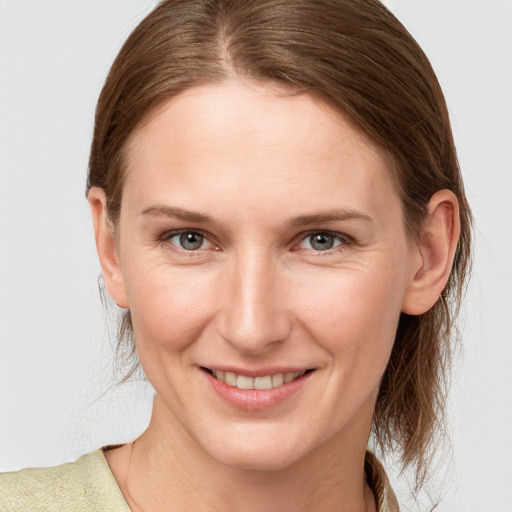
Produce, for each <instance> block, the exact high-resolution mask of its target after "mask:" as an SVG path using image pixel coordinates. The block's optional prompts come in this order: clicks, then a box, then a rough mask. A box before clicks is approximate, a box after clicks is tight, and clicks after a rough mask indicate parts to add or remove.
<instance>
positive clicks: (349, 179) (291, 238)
mask: <svg viewBox="0 0 512 512" xmlns="http://www.w3.org/2000/svg"><path fill="white" fill-rule="evenodd" d="M127 155H128V158H127V161H128V168H127V177H126V182H125V185H124V190H123V201H122V207H121V214H120V221H119V225H118V226H116V230H115V233H112V232H111V230H110V229H109V227H108V222H107V221H106V214H105V196H104V193H103V191H102V190H100V189H97V188H92V189H91V191H90V193H89V201H90V204H91V209H92V213H93V221H94V225H95V232H96V242H97V246H98V253H99V256H100V261H101V264H102V268H103V273H104V277H105V282H106V286H107V289H108V292H109V293H110V295H111V296H112V297H113V298H114V300H115V301H116V302H117V303H118V304H119V305H121V306H123V307H127V308H128V307H129V308H130V310H131V314H132V319H133V324H134V330H135V339H136V345H137V350H138V354H139V357H140V360H141V364H142V366H143V369H144V371H145V373H146V376H147V378H148V380H149V381H150V383H151V384H152V385H153V387H154V388H155V391H156V396H155V402H154V409H153V415H152V418H151V421H150V425H149V427H148V429H147V431H146V432H145V433H144V434H143V435H142V436H141V437H140V438H139V439H138V440H137V441H136V442H135V443H129V444H127V445H125V446H124V447H122V448H120V449H118V450H114V451H112V452H108V453H107V454H106V456H107V461H108V462H109V465H110V467H111V469H112V472H113V474H114V476H115V477H116V479H117V481H118V483H119V486H120V488H121V491H122V492H123V494H124V496H125V498H126V500H127V502H128V503H129V505H130V506H131V507H132V508H133V509H134V510H152V511H159V510H169V508H168V504H169V503H172V504H173V506H172V507H171V508H170V510H209V511H212V510H224V511H225V510H248V511H259V510H265V511H268V510H276V511H277V510H283V509H285V510H291V509H293V510H323V511H330V510H336V511H340V510H347V511H348V510H350V511H354V510H375V502H374V498H373V495H372V492H371V491H370V489H369V487H368V485H367V484H366V482H365V475H364V469H363V462H364V453H365V449H366V445H367V442H368V437H369V432H370V426H371V418H372V413H373V409H374V405H375V400H376V397H377V393H378V386H379V381H380V379H381V377H382V374H383V372H384V370H385V367H386V364H387V361H388V359H389V355H390V351H391V349H392V346H393V341H394V336H395V332H396V328H397V324H398V320H399V316H400V313H401V312H406V313H409V314H420V313H422V312H424V311H426V310H428V309H429V308H430V307H432V305H433V304H434V303H435V301H436V300H437V298H438V297H439V294H440V293H441V291H442V289H443V288H444V285H445V284H446V280H447V279H448V275H449V272H450V268H451V263H452V260H453V254H454V251H455V247H456V243H457V239H458V230H459V227H458V220H457V219H458V211H457V201H456V199H455V197H454V195H453V194H452V193H451V192H449V191H446V190H443V191H440V192H438V193H436V194H434V196H433V197H432V200H431V202H430V204H429V213H428V215H427V218H426V220H425V226H424V231H423V235H422V236H421V237H420V239H419V240H418V241H412V240H410V239H409V238H408V236H407V234H406V230H405V227H404V221H403V212H402V205H401V201H400V198H399V196H398V194H397V191H396V189H395V186H394V183H393V181H392V178H391V175H390V172H389V171H388V159H387V157H386V155H385V154H384V153H383V152H382V151H381V150H380V149H379V148H378V147H376V146H375V145H374V144H373V143H372V142H371V141H369V140H368V139H367V138H366V137H365V136H364V135H363V134H361V133H360V132H359V131H358V130H357V129H355V128H354V126H352V125H351V123H350V122H349V121H348V120H347V119H345V118H344V117H342V116H341V115H340V114H339V113H335V112H333V111H331V110H330V109H329V108H328V107H327V106H325V105H324V104H322V103H321V102H319V101H317V100H315V99H314V98H312V97H311V96H309V95H305V94H290V92H289V91H286V90H283V89H278V88H276V87H275V86H269V85H261V84H254V83H247V82H245V83H242V82H235V81H233V82H226V83H224V84H221V85H205V86H201V87H196V88H192V89H189V90H187V91H185V92H183V93H181V94H180V95H178V96H177V97H175V98H173V99H171V100H169V101H168V102H167V103H165V104H164V105H163V106H162V107H161V108H159V109H158V110H157V111H156V112H155V113H154V114H153V115H152V116H151V117H150V118H149V119H148V120H147V121H146V122H145V123H144V124H143V125H142V126H141V127H139V128H138V130H137V131H136V132H135V135H134V136H133V137H132V139H131V140H130V142H129V147H128V149H127ZM183 212H192V213H194V214H198V213H199V214H201V215H202V218H199V217H198V216H197V215H196V217H194V216H193V215H191V214H189V213H188V214H187V215H184V213H183ZM177 230H188V231H189V232H195V233H197V234H198V235H200V236H203V237H204V238H202V240H204V242H203V243H202V245H200V247H199V248H197V249H194V250H187V249H185V248H183V247H182V246H181V245H180V234H179V233H178V234H176V231H177ZM322 233H323V234H324V235H323V236H324V238H323V239H322V240H323V242H324V246H322V247H325V246H326V245H327V246H329V244H330V243H331V242H332V247H331V248H329V249H327V250H319V249H318V247H319V246H318V245H314V243H315V239H314V238H311V237H312V236H314V235H319V234H322ZM198 235H195V236H196V238H195V240H199V241H200V240H201V238H197V236H198ZM326 236H327V238H325V237H326ZM329 237H330V238H329ZM326 241H327V243H325V242H326ZM283 366H285V367H294V368H303V369H310V370H314V371H312V372H311V373H310V374H309V375H308V377H307V379H305V380H304V382H303V384H302V386H301V387H300V389H299V390H298V391H297V392H295V393H294V394H292V395H291V396H290V397H288V398H287V399H285V400H284V401H282V402H279V403H278V404H277V405H275V406H274V407H270V408H265V409H263V410H249V411H248V410H244V409H240V408H237V407H234V406H232V405H231V404H227V403H226V402H225V401H223V400H222V399H220V398H219V396H218V395H217V394H216V392H215V391H214V390H213V389H212V387H211V386H210V385H208V379H210V378H211V377H209V376H208V374H207V373H206V372H205V371H204V370H203V369H202V368H204V367H206V368H210V369H216V368H217V369H223V368H226V367H229V368H238V369H244V370H247V371H258V370H261V369H267V368H277V367H283Z"/></svg>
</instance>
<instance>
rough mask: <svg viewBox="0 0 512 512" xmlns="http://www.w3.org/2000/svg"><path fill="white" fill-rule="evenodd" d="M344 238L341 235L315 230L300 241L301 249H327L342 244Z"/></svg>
mask: <svg viewBox="0 0 512 512" xmlns="http://www.w3.org/2000/svg"><path fill="white" fill-rule="evenodd" d="M344 242H345V239H344V238H343V237H342V235H339V236H338V235H336V234H331V233H329V232H320V231H319V232H317V233H313V234H312V235H309V236H307V237H306V238H304V239H303V240H302V242H301V243H300V247H301V248H302V249H308V250H310V251H311V250H313V251H328V250H330V249H334V248H335V247H338V246H340V245H342V244H343V243H344Z"/></svg>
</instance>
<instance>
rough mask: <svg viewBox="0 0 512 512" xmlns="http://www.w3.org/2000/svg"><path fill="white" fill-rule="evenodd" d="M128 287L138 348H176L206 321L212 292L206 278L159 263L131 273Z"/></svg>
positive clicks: (190, 339)
mask: <svg viewBox="0 0 512 512" xmlns="http://www.w3.org/2000/svg"><path fill="white" fill-rule="evenodd" d="M140 268H146V269H148V267H140ZM193 275H194V276H195V277H194V279H192V276H193ZM127 288H128V300H129V304H130V311H131V314H132V322H133V327H134V333H135V339H136V340H137V348H138V350H139V352H140V351H147V352H161V351H162V350H171V351H174V350H176V351H179V350H181V349H183V348H184V347H186V346H187V345H188V344H190V343H191V342H192V341H193V340H194V339H195V338H196V336H197V335H198V333H199V332H201V330H202V329H203V328H204V325H205V323H207V322H208V318H209V310H210V305H211V294H210V293H208V290H209V288H210V287H209V285H208V279H207V278H205V279H198V278H197V276H196V275H195V274H193V273H191V272H187V271H183V270H181V271H180V270H178V271H176V270H173V269H171V268H170V267H168V266H165V265H162V266H160V267H157V268H152V269H148V270H146V271H145V272H144V273H140V274H136V275H134V274H132V275H131V276H130V279H129V280H128V286H127Z"/></svg>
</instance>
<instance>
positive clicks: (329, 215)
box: [140, 204, 373, 227]
mask: <svg viewBox="0 0 512 512" xmlns="http://www.w3.org/2000/svg"><path fill="white" fill-rule="evenodd" d="M140 215H144V216H152V217H158V216H164V217H172V218H175V219H180V220H185V221H187V222H195V223H202V224H206V223H210V224H214V223H215V221H214V219H213V217H212V216H211V215H208V214H206V213H200V212H193V211H190V210H184V209H183V208H177V207H174V206H165V205H160V204H155V205H151V206H149V207H147V208H145V209H144V210H142V212H141V213H140ZM354 219H361V220H364V221H368V222H373V219H372V218H371V217H370V216H369V215H367V214H366V213H363V212H359V211H356V210H346V209H336V210H328V211H325V212H317V213H312V214H309V215H301V216H299V217H295V218H294V219H292V221H291V225H292V226H296V227H303V226H310V225H312V224H322V223H324V222H333V221H344V220H354Z"/></svg>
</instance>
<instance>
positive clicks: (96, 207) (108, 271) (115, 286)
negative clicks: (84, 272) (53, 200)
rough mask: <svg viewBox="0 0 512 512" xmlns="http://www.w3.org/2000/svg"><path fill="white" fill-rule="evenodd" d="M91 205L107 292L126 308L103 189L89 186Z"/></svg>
mask: <svg viewBox="0 0 512 512" xmlns="http://www.w3.org/2000/svg"><path fill="white" fill-rule="evenodd" d="M87 200H88V201H89V206H90V207H91V214H92V222H93V226H94V238H95V240H96V249H97V251H98V256H99V259H100V264H101V269H102V271H103V279H104V280H105V286H106V288H107V291H108V294H109V295H110V296H111V297H112V299H113V300H114V301H115V302H116V304H117V305H118V306H119V307H122V308H127V307H128V300H127V296H126V288H125V285H124V278H123V273H122V271H121V264H120V262H119V257H118V253H117V248H116V242H115V237H114V232H113V228H112V226H111V225H110V222H109V219H108V215H107V208H106V205H107V198H106V196H105V192H104V190H103V189H101V188H99V187H91V188H90V189H89V192H88V194H87Z"/></svg>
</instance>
